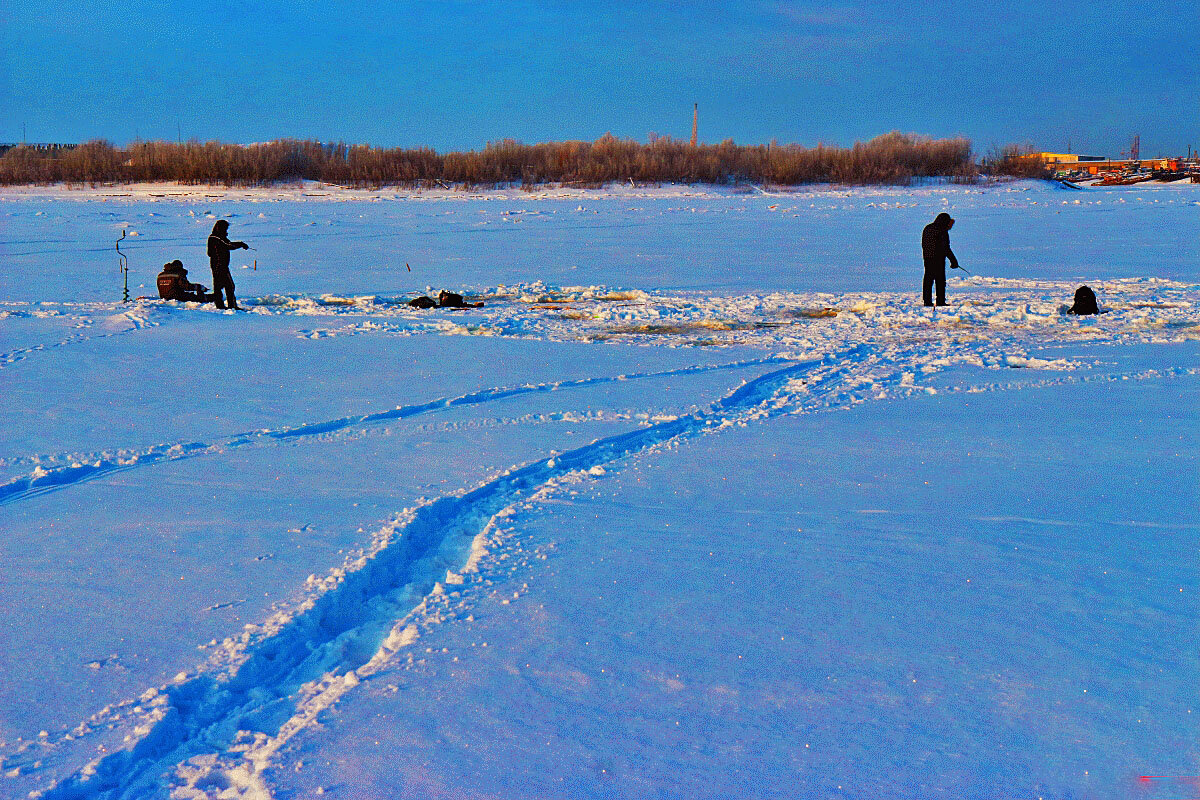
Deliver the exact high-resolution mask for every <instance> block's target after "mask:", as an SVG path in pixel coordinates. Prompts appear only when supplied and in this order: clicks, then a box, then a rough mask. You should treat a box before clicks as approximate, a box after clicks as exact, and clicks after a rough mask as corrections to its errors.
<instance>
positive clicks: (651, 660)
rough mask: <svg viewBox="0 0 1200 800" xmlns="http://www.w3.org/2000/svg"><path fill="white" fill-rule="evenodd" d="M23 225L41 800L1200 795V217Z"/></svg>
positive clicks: (1085, 202)
mask: <svg viewBox="0 0 1200 800" xmlns="http://www.w3.org/2000/svg"><path fill="white" fill-rule="evenodd" d="M941 211H948V212H949V213H951V214H952V215H953V216H954V217H955V218H956V219H957V220H958V224H957V225H956V227H955V228H954V231H953V233H952V241H953V244H954V247H955V250H956V252H957V253H958V255H959V258H960V260H961V261H962V263H963V264H964V266H966V267H967V269H968V270H970V272H971V275H970V276H969V277H960V276H958V275H957V274H956V275H955V276H954V277H952V278H951V282H950V292H949V294H950V301H951V304H950V305H949V306H948V307H946V308H942V309H938V310H936V311H934V310H931V309H925V308H923V307H921V305H920V303H919V298H918V297H917V290H918V289H919V279H920V274H919V272H920V266H919V263H920V262H919V237H920V229H921V226H922V225H924V224H925V223H926V222H928V221H930V220H931V219H932V218H933V216H934V215H936V214H937V213H939V212H941ZM217 218H225V219H228V220H229V221H230V222H231V235H232V237H233V238H235V239H245V240H246V241H247V242H249V243H250V244H252V245H253V246H254V247H255V248H256V249H255V250H254V251H249V252H241V251H239V252H238V253H235V254H234V262H233V266H234V278H235V280H236V281H237V285H238V292H239V297H240V298H241V302H242V303H243V306H244V307H245V308H246V309H247V311H245V312H242V313H240V314H235V313H233V312H230V313H222V312H218V311H216V310H215V309H212V308H211V307H207V308H199V307H183V306H179V305H172V304H163V303H160V302H159V301H156V300H135V301H134V302H132V303H129V304H122V303H121V302H119V300H120V293H121V283H120V281H121V276H120V274H119V272H118V269H117V266H118V262H117V254H116V252H115V249H114V247H113V242H114V241H115V240H116V239H117V237H119V236H120V235H121V232H122V231H126V232H127V234H128V235H127V238H126V239H125V240H124V241H123V242H122V250H123V251H125V252H127V253H128V255H129V259H130V266H131V276H130V285H131V293H132V294H133V295H134V296H135V297H137V296H139V295H145V294H148V293H152V288H153V285H154V275H155V274H156V273H157V271H158V268H159V267H160V266H161V264H162V263H164V262H166V261H168V260H171V259H173V258H180V259H182V260H183V261H184V264H185V265H186V266H187V267H188V268H190V269H191V270H192V275H191V277H192V279H194V280H200V281H201V282H204V283H210V280H209V279H208V275H207V274H206V273H207V270H206V269H205V268H204V267H203V264H204V263H205V261H204V250H203V243H204V238H205V236H206V235H207V233H208V231H209V229H211V227H212V224H213V222H214V221H215V219H217ZM0 220H2V228H0V259H2V261H0V264H2V265H3V266H2V268H0V384H2V385H3V389H4V395H5V402H4V403H3V404H2V405H0V531H3V536H0V559H2V563H3V564H4V565H5V567H4V569H3V570H2V571H0V619H3V620H4V621H3V622H2V623H0V636H2V637H3V644H4V646H3V647H2V648H0V672H2V674H3V675H4V676H5V679H4V680H3V681H2V682H0V797H5V798H8V797H13V798H17V797H25V796H28V795H29V794H30V793H31V792H32V793H34V794H35V795H37V796H42V797H47V798H68V797H69V798H141V797H164V798H165V797H173V798H251V799H254V800H260V799H261V798H272V797H273V798H280V799H281V800H282V798H299V797H311V796H314V795H316V794H321V795H323V796H331V797H344V798H361V797H397V798H448V797H497V798H507V797H550V798H559V797H561V798H587V797H595V798H650V797H663V798H669V797H678V796H683V795H690V796H695V797H712V798H726V797H751V798H753V797H763V798H768V797H782V796H792V797H820V798H825V797H846V798H876V797H897V798H939V797H944V798H980V799H981V800H982V799H983V798H989V799H990V798H996V797H1023V798H1034V797H1044V798H1079V797H1088V798H1126V797H1146V798H1167V797H1177V796H1185V794H1186V793H1187V792H1189V791H1191V792H1194V790H1195V785H1194V783H1192V782H1189V780H1188V779H1187V777H1186V776H1189V775H1200V746H1198V745H1197V741H1200V737H1198V735H1197V734H1198V733H1200V731H1198V726H1197V717H1198V716H1200V697H1198V696H1197V694H1198V690H1197V688H1196V687H1197V686H1200V656H1198V650H1197V647H1196V642H1197V635H1198V634H1200V626H1198V624H1197V623H1198V622H1200V605H1198V602H1197V593H1198V592H1200V580H1198V579H1197V578H1198V577H1200V576H1198V575H1197V564H1198V561H1197V549H1198V548H1197V545H1198V544H1200V469H1198V468H1197V453H1200V425H1198V422H1200V419H1198V417H1200V402H1198V401H1200V360H1198V358H1197V356H1198V355H1200V345H1198V344H1197V340H1198V339H1200V245H1198V244H1197V239H1196V236H1195V231H1196V229H1197V222H1200V187H1191V186H1162V187H1138V188H1133V187H1128V188H1125V187H1123V188H1118V189H1111V190H1084V191H1069V190H1066V189H1059V188H1053V187H1050V186H1048V185H1042V184H1034V183H1016V184H1002V185H995V186H922V187H915V188H907V189H865V188H864V189H847V190H836V189H826V190H819V191H796V192H764V191H762V190H758V189H751V190H747V191H745V192H741V191H732V190H706V189H700V188H686V187H685V188H672V187H657V188H648V189H639V188H634V187H612V188H610V189H608V190H603V191H574V190H565V189H564V190H553V191H544V192H528V193H526V192H520V191H516V192H499V191H493V192H485V193H477V194H473V193H468V192H437V193H431V192H426V193H422V194H417V195H410V194H396V193H392V192H383V193H379V192H376V193H372V192H353V191H348V190H340V189H336V188H330V187H320V186H306V187H300V188H296V189H280V190H265V189H261V190H248V191H242V190H224V189H197V188H186V187H132V188H120V187H118V188H104V189H100V188H97V189H85V190H78V191H68V190H65V189H7V190H2V191H0ZM1081 283H1087V284H1088V285H1090V286H1092V287H1093V288H1094V289H1096V291H1097V294H1098V295H1099V297H1100V302H1101V306H1102V307H1103V308H1105V309H1106V312H1107V313H1104V314H1102V315H1100V316H1097V317H1091V318H1080V317H1074V316H1071V315H1066V314H1064V313H1062V312H1063V309H1064V307H1065V306H1066V305H1067V304H1069V303H1070V299H1071V295H1072V293H1073V291H1074V289H1075V287H1076V286H1078V285H1079V284H1081ZM442 288H446V289H450V290H453V291H460V292H463V293H465V294H468V295H471V296H474V297H476V298H478V299H480V300H482V301H483V303H484V306H483V307H482V308H479V309H471V310H465V311H449V310H431V311H418V310H415V309H411V308H409V307H408V306H407V305H405V301H406V300H408V299H409V298H412V297H415V296H417V295H418V294H423V293H432V294H434V295H436V293H437V291H438V290H439V289H442ZM1143 776H1146V777H1145V778H1144V779H1143ZM1157 776H1183V777H1176V778H1172V779H1171V780H1166V779H1162V778H1158V777H1157ZM1181 792H1182V793H1184V794H1180V793H1181Z"/></svg>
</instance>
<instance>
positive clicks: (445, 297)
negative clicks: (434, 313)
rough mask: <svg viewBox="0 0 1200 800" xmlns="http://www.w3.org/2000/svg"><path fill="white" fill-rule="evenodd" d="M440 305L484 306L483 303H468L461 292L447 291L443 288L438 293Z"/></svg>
mask: <svg viewBox="0 0 1200 800" xmlns="http://www.w3.org/2000/svg"><path fill="white" fill-rule="evenodd" d="M438 306H439V307H441V308H483V303H467V302H464V301H463V296H462V295H461V294H455V293H454V292H447V291H446V290H445V289H443V290H442V291H441V292H440V293H439V294H438Z"/></svg>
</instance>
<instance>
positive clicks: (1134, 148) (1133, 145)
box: [1129, 133, 1142, 161]
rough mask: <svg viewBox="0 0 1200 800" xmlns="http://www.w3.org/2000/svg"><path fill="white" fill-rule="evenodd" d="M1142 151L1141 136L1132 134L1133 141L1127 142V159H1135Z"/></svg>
mask: <svg viewBox="0 0 1200 800" xmlns="http://www.w3.org/2000/svg"><path fill="white" fill-rule="evenodd" d="M1141 153H1142V137H1141V136H1139V135H1138V134H1136V133H1135V134H1134V135H1133V141H1132V142H1130V144H1129V160H1130V161H1137V160H1138V156H1140V155H1141Z"/></svg>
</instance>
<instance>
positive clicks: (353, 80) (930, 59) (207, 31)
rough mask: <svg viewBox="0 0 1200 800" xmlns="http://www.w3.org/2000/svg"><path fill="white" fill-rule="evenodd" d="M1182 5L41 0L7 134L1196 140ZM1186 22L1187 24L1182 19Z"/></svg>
mask: <svg viewBox="0 0 1200 800" xmlns="http://www.w3.org/2000/svg"><path fill="white" fill-rule="evenodd" d="M1198 18H1200V12H1198V11H1197V8H1196V6H1195V4H1194V3H1193V2H1187V3H1185V2H1156V0H1146V1H1145V2H1138V3H1133V2H1116V3H1100V4H1096V3H1082V2H1075V0H1063V1H1062V2H1059V3H1057V4H1055V5H1054V6H1053V15H1051V14H1049V13H1047V11H1046V6H1045V4H1043V3H1040V2H1037V3H1035V2H1031V0H1010V1H1009V2H997V1H996V0H990V1H989V2H982V0H963V2H955V3H948V2H933V3H907V2H873V3H833V4H829V3H819V2H783V1H767V0H761V1H760V0H744V1H743V2H736V3H717V2H691V3H685V2H653V1H652V0H635V1H634V2H611V1H610V2H598V1H597V0H579V1H578V2H557V1H555V0H546V1H544V2H534V1H532V0H531V1H524V0H513V1H511V2H504V3H491V2H449V1H447V0H427V1H426V2H415V3H408V2H392V3H382V2H374V0H363V1H362V2H356V3H346V2H337V1H333V2H323V3H276V2H258V3H246V2H223V1H222V2H213V3H196V2H189V3H180V2H174V0H164V1H163V2H157V3H152V2H137V3H130V2H111V3H98V2H92V0H77V1H76V2H70V3H67V2H45V1H44V0H33V1H32V2H31V1H29V0H10V2H9V4H7V7H6V9H5V10H3V11H0V65H2V66H0V69H2V72H0V141H19V140H20V139H21V136H22V125H24V126H25V136H26V138H27V139H28V140H29V141H82V140H86V139H92V138H106V139H110V140H112V141H115V142H117V143H124V142H127V141H130V140H132V139H134V138H135V137H138V136H140V137H141V138H145V139H168V140H174V139H175V138H176V137H177V136H180V135H182V137H183V138H184V139H188V138H198V139H202V140H207V139H219V140H222V141H231V142H251V141H264V140H268V139H274V138H279V137H285V136H286V137H297V138H313V139H321V140H326V141H334V140H342V141H347V142H365V143H371V144H376V145H386V146H397V145H401V146H420V145H425V146H431V147H434V148H435V149H438V150H449V149H474V148H478V147H481V146H483V145H484V144H485V143H486V142H488V141H491V140H494V139H499V138H504V137H512V138H516V139H521V140H523V141H527V142H535V141H546V140H562V139H588V140H590V139H595V138H597V137H599V136H600V135H602V134H603V133H605V132H612V133H613V134H615V135H617V136H621V137H632V138H635V139H639V140H645V139H646V137H647V135H648V134H649V133H652V132H653V133H657V134H660V135H671V136H675V137H682V138H686V137H688V136H689V135H690V132H691V116H692V103H693V102H698V103H699V104H700V135H701V139H702V140H704V141H710V142H711V141H720V140H722V139H725V138H732V139H734V140H735V141H737V142H739V143H761V142H766V141H770V140H772V139H776V140H778V141H780V142H799V143H801V144H808V145H811V144H816V143H817V142H819V141H823V142H827V143H831V144H850V143H853V142H854V141H857V140H865V139H869V138H870V137H872V136H875V135H877V134H880V133H885V132H887V131H891V130H900V131H905V132H915V133H923V134H929V135H932V136H950V135H956V134H964V135H967V136H969V137H970V138H971V139H972V140H973V142H974V143H975V148H976V150H977V152H979V153H981V154H986V153H987V152H988V150H989V149H990V148H992V147H994V146H997V145H1001V144H1005V143H1009V142H1029V143H1031V144H1033V145H1034V146H1035V147H1037V148H1039V149H1048V150H1062V149H1065V148H1066V147H1067V144H1068V141H1070V143H1071V145H1072V147H1073V149H1074V150H1075V151H1077V152H1085V153H1096V154H1100V155H1110V156H1115V155H1118V154H1119V153H1120V151H1121V150H1124V149H1127V148H1128V145H1129V139H1130V137H1131V136H1132V135H1133V134H1134V133H1138V134H1140V135H1141V141H1142V152H1143V154H1144V155H1158V154H1174V153H1183V152H1186V150H1187V147H1188V146H1189V145H1193V146H1200V75H1198V73H1200V70H1198V69H1197V67H1198V66H1200V57H1198V56H1197V47H1196V37H1195V33H1194V30H1195V26H1196V24H1197V20H1198ZM1189 29H1190V30H1191V32H1189Z"/></svg>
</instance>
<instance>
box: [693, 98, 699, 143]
mask: <svg viewBox="0 0 1200 800" xmlns="http://www.w3.org/2000/svg"><path fill="white" fill-rule="evenodd" d="M699 133H700V104H699V103H692V147H695V146H696V136H697V134H699Z"/></svg>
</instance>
